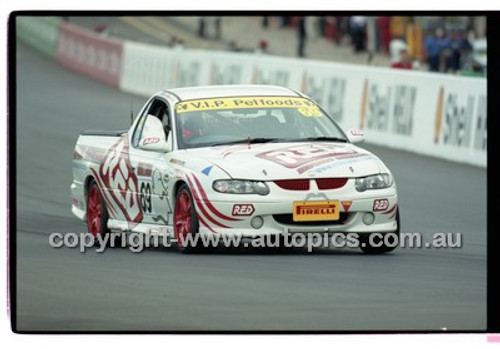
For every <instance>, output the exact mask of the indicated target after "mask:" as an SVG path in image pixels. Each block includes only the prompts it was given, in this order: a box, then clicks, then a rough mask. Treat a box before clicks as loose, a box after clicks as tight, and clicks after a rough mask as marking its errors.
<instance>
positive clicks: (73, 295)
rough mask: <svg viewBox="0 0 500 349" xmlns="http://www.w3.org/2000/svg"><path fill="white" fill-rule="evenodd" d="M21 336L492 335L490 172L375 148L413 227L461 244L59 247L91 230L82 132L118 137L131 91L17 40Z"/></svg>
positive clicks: (407, 226)
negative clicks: (81, 198)
mask: <svg viewBox="0 0 500 349" xmlns="http://www.w3.org/2000/svg"><path fill="white" fill-rule="evenodd" d="M16 61H17V134H16V145H17V149H16V150H17V178H16V189H17V328H18V330H28V331H29V330H56V331H66V330H69V331H77V330H90V331H100V330H104V331H111V330H146V331H148V330H151V331H185V330H187V331H200V330H208V331H210V330H214V331H224V330H235V331H245V330H250V331H259V330H275V331H276V330H291V331H294V330H295V331H299V330H326V331H349V330H395V331H398V330H420V331H423V330H441V329H443V328H446V329H448V330H462V331H463V330H484V329H485V328H486V170H484V169H480V168H476V167H471V166H465V165H460V164H456V163H451V162H446V161H442V160H438V159H433V158H429V157H423V156H419V155H414V154H411V153H406V152H401V151H396V150H392V149H387V148H382V147H375V146H371V145H365V147H366V148H368V149H369V150H371V151H373V152H374V153H376V154H377V155H379V156H380V157H381V158H382V160H384V162H385V163H386V164H387V165H388V166H389V168H391V169H392V171H393V173H394V175H395V177H396V180H397V183H398V189H399V196H400V210H401V217H402V231H403V232H418V233H422V234H424V238H427V239H429V238H430V237H431V236H432V234H433V233H436V232H451V233H461V234H463V247H462V248H459V249H432V248H431V249H426V248H421V249H408V248H405V249H398V250H396V251H395V252H393V253H390V254H386V255H379V256H370V255H365V254H362V253H361V252H360V251H358V250H355V249H317V250H315V251H314V253H307V251H306V250H301V249H298V250H296V251H293V253H290V254H273V253H266V252H262V251H255V250H246V249H240V250H217V251H214V252H212V253H208V254H201V255H183V254H180V253H178V252H176V251H175V250H174V249H147V250H145V251H143V252H142V253H132V252H130V251H129V250H128V249H126V248H125V249H112V250H109V249H108V250H106V252H105V253H101V254H99V253H96V252H95V251H93V250H91V251H87V252H86V253H84V254H82V253H80V252H79V251H78V250H77V249H70V248H60V249H54V248H51V247H50V246H49V241H48V236H49V234H50V233H52V232H61V233H65V232H84V231H85V229H86V227H85V225H83V223H81V222H79V221H78V220H77V219H76V218H74V217H73V216H72V214H71V212H70V204H71V200H70V189H69V186H70V184H71V180H72V169H71V160H72V151H73V148H74V144H75V141H76V139H77V136H78V133H79V132H80V131H82V130H84V129H122V128H126V127H127V126H128V124H129V114H130V104H131V102H132V101H133V104H134V109H135V110H136V111H137V110H138V109H139V108H140V106H142V104H143V103H144V102H145V99H144V98H141V97H137V96H131V95H127V94H123V93H121V92H119V91H117V90H114V89H111V88H109V87H107V86H106V85H104V84H101V83H99V82H95V81H92V80H89V79H87V78H85V77H82V76H79V75H76V74H74V73H72V72H70V71H67V70H65V69H64V68H62V67H60V66H58V65H57V64H56V63H55V62H53V61H51V60H49V59H48V58H46V57H44V56H41V55H39V54H38V53H37V52H34V51H32V50H31V49H30V48H28V47H27V46H24V45H23V44H18V47H17V52H16Z"/></svg>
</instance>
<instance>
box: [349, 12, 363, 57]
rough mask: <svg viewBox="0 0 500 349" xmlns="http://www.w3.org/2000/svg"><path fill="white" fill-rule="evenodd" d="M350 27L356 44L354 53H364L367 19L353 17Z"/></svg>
mask: <svg viewBox="0 0 500 349" xmlns="http://www.w3.org/2000/svg"><path fill="white" fill-rule="evenodd" d="M350 27H351V37H352V41H353V43H354V52H356V53H359V52H363V51H364V50H365V28H366V18H365V17H364V16H352V17H351V20H350Z"/></svg>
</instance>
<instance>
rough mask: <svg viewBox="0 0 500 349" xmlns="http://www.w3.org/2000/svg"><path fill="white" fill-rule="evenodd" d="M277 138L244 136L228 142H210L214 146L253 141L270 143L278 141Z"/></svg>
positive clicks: (253, 142)
mask: <svg viewBox="0 0 500 349" xmlns="http://www.w3.org/2000/svg"><path fill="white" fill-rule="evenodd" d="M279 140H280V139H279V138H264V137H258V138H250V137H248V138H244V139H238V140H235V141H228V142H217V143H212V144H210V146H211V147H215V146H218V145H231V144H240V143H241V144H245V143H247V144H255V143H270V142H277V141H279Z"/></svg>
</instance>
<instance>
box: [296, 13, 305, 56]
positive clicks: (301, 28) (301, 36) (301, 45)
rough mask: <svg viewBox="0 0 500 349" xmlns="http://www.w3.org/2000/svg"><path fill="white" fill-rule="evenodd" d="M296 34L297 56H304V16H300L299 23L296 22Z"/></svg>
mask: <svg viewBox="0 0 500 349" xmlns="http://www.w3.org/2000/svg"><path fill="white" fill-rule="evenodd" d="M297 35H298V38H299V45H298V49H297V55H298V56H299V57H305V52H304V51H305V46H306V37H307V34H306V18H305V17H300V20H299V23H298V24H297Z"/></svg>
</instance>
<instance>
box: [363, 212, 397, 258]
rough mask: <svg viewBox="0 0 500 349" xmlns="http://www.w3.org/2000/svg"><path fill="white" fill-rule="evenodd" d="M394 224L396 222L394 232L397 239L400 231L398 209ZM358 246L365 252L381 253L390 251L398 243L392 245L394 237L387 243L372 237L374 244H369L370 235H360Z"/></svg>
mask: <svg viewBox="0 0 500 349" xmlns="http://www.w3.org/2000/svg"><path fill="white" fill-rule="evenodd" d="M396 224H397V230H396V231H395V232H394V233H395V234H396V236H397V239H398V241H399V231H400V220H399V209H398V211H397V213H396ZM359 242H360V248H361V250H362V251H363V252H364V253H366V254H382V253H387V252H391V251H393V250H394V249H396V247H398V245H397V244H396V245H394V244H393V242H394V238H390V239H389V245H387V244H385V243H384V241H383V240H381V239H377V238H373V242H374V243H375V245H376V246H372V245H370V235H365V236H361V237H360V240H359ZM379 245H380V246H379Z"/></svg>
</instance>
